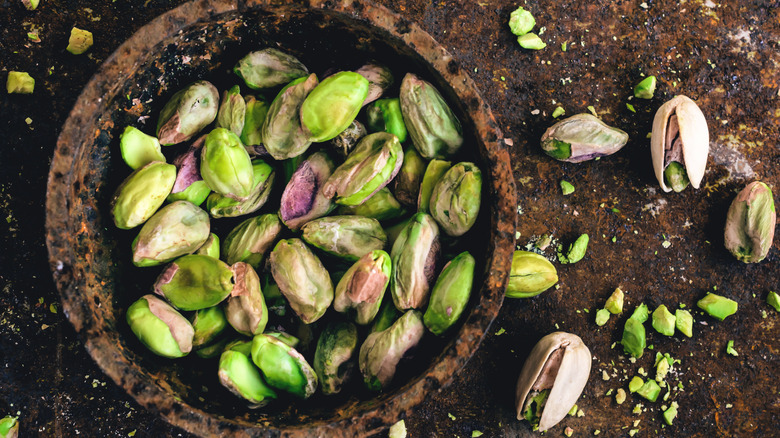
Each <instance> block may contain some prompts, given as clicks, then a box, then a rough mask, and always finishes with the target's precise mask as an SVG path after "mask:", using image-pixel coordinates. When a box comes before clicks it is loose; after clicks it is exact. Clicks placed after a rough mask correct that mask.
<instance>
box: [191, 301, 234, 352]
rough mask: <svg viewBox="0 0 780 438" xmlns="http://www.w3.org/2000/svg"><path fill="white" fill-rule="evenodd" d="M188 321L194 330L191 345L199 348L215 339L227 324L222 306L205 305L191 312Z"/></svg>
mask: <svg viewBox="0 0 780 438" xmlns="http://www.w3.org/2000/svg"><path fill="white" fill-rule="evenodd" d="M190 323H191V324H192V328H193V329H194V330H195V336H194V337H193V338H192V347H193V348H195V349H199V348H201V347H204V346H206V345H208V344H211V343H212V342H214V341H216V340H217V338H219V336H220V335H221V334H222V333H224V331H225V328H226V327H227V326H228V322H227V319H226V318H225V311H224V310H223V309H222V306H213V307H207V308H205V309H200V310H198V311H196V312H195V313H193V314H192V316H191V317H190Z"/></svg>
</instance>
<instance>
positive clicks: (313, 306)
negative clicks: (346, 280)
mask: <svg viewBox="0 0 780 438" xmlns="http://www.w3.org/2000/svg"><path fill="white" fill-rule="evenodd" d="M269 261H270V264H271V275H273V278H274V281H275V282H276V284H277V285H278V286H279V290H280V291H281V292H282V294H283V295H284V296H285V298H287V301H288V302H289V303H290V307H291V308H292V309H293V311H294V312H295V313H296V314H297V315H298V316H299V317H300V318H301V320H303V322H304V323H305V324H311V323H313V322H314V321H316V320H318V319H320V317H322V315H324V314H325V311H326V310H328V307H330V304H331V303H332V302H333V283H332V282H331V279H330V275H328V271H327V270H326V269H325V266H323V265H322V262H321V261H320V259H319V258H317V256H316V255H314V253H313V252H312V251H311V250H310V249H309V248H308V247H307V246H306V244H304V243H303V241H301V240H300V239H287V240H281V241H279V243H277V244H276V247H274V249H273V251H271V255H270V257H269Z"/></svg>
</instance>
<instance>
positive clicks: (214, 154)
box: [200, 128, 255, 201]
mask: <svg viewBox="0 0 780 438" xmlns="http://www.w3.org/2000/svg"><path fill="white" fill-rule="evenodd" d="M200 176H201V177H202V178H203V180H204V181H206V184H208V186H209V187H210V188H211V190H213V191H215V192H217V193H219V194H221V195H224V196H228V197H230V198H233V199H236V200H239V201H244V200H246V199H247V198H248V197H249V195H250V194H251V193H252V189H253V188H254V187H255V186H254V169H253V168H252V159H251V158H250V157H249V153H247V151H246V149H245V148H244V145H243V144H241V139H239V138H238V136H237V135H236V134H234V133H233V132H231V131H229V130H227V129H225V128H215V129H214V130H212V131H211V132H209V134H208V135H207V136H206V142H205V144H204V145H203V151H202V152H201V155H200Z"/></svg>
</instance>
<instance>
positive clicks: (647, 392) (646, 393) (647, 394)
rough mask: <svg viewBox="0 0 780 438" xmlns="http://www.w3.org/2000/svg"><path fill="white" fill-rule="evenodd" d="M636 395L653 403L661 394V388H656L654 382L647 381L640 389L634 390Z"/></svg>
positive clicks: (656, 384) (656, 385)
mask: <svg viewBox="0 0 780 438" xmlns="http://www.w3.org/2000/svg"><path fill="white" fill-rule="evenodd" d="M636 393H637V394H639V395H641V396H642V397H644V398H645V399H647V400H650V401H651V402H655V401H656V400H657V399H658V395H659V394H660V393H661V387H660V386H658V383H656V382H655V380H647V381H646V382H645V383H644V385H642V387H640V388H639V389H637V390H636Z"/></svg>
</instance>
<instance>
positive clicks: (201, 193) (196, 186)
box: [166, 135, 211, 205]
mask: <svg viewBox="0 0 780 438" xmlns="http://www.w3.org/2000/svg"><path fill="white" fill-rule="evenodd" d="M205 142H206V136H205V135H203V136H201V137H200V138H198V139H197V140H195V141H194V142H193V143H192V144H191V145H190V147H189V148H187V150H186V151H185V152H184V153H182V154H180V155H179V156H177V157H176V158H174V160H173V165H174V166H176V182H175V183H173V188H172V189H171V193H170V194H169V195H168V197H167V198H166V200H167V201H168V202H173V201H190V202H192V203H193V204H195V205H201V204H203V201H205V200H206V198H207V197H208V196H209V193H211V189H210V188H209V186H208V184H206V181H203V178H201V177H200V169H199V168H198V157H199V156H200V153H201V149H202V148H203V144H204V143H205Z"/></svg>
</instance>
